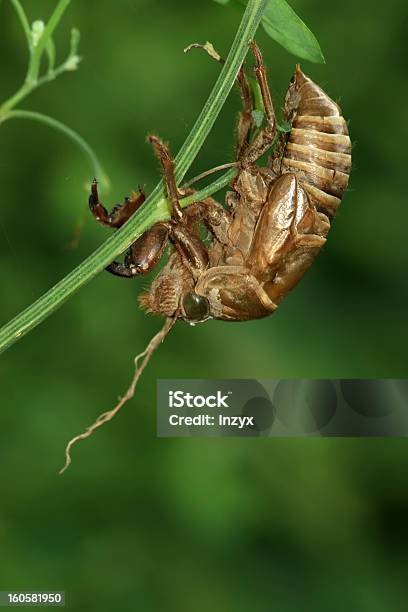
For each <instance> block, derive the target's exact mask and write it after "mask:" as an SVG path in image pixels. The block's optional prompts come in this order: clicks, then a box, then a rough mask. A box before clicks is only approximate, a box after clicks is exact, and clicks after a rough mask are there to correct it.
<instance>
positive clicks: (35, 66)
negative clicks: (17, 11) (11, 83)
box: [26, 0, 71, 85]
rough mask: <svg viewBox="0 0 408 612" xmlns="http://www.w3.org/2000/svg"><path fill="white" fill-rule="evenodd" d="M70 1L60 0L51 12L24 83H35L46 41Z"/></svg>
mask: <svg viewBox="0 0 408 612" xmlns="http://www.w3.org/2000/svg"><path fill="white" fill-rule="evenodd" d="M70 2H71V0H60V1H59V2H58V4H57V6H56V7H55V9H54V12H53V14H52V15H51V17H50V18H49V20H48V22H47V25H46V26H45V28H44V32H43V33H42V34H41V36H40V39H39V41H38V43H37V45H36V46H35V47H34V49H33V52H32V55H31V59H30V63H29V66H28V71H27V76H26V83H28V84H34V85H36V84H37V79H38V73H39V71H40V64H41V56H42V53H43V51H44V49H45V48H46V46H47V44H48V41H49V40H50V39H51V37H52V35H53V33H54V30H55V28H56V27H57V25H58V24H59V22H60V20H61V17H62V15H63V14H64V12H65V11H66V9H67V8H68V5H69V3H70Z"/></svg>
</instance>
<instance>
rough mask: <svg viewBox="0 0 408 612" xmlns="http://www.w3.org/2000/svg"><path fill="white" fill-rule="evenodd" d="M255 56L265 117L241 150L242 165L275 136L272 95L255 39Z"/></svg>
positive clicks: (257, 78) (264, 147)
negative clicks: (260, 128) (248, 143)
mask: <svg viewBox="0 0 408 612" xmlns="http://www.w3.org/2000/svg"><path fill="white" fill-rule="evenodd" d="M251 49H252V52H253V54H254V57H255V62H256V63H255V76H256V80H257V81H258V84H259V87H260V90H261V95H262V102H263V107H264V112H265V117H266V126H265V127H264V128H263V129H262V130H261V131H260V132H259V134H258V135H257V136H256V138H255V139H254V140H253V141H252V142H251V144H250V145H249V146H248V147H247V148H246V149H245V150H244V151H243V153H242V156H241V158H240V161H241V164H242V166H243V167H248V166H251V165H252V164H253V163H254V162H256V161H257V160H258V159H259V158H260V157H262V155H263V154H264V153H265V152H266V151H267V150H268V149H269V148H270V147H271V145H272V143H273V141H274V139H275V136H276V117H275V110H274V107H273V102H272V96H271V92H270V89H269V85H268V81H267V78H266V69H265V64H264V62H263V58H262V54H261V51H260V49H259V47H258V45H257V44H256V42H255V41H253V42H252V43H251Z"/></svg>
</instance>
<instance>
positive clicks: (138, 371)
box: [59, 317, 177, 474]
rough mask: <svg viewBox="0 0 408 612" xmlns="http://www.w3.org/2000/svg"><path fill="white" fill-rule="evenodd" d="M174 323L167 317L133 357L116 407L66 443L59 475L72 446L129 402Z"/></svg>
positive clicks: (87, 436)
mask: <svg viewBox="0 0 408 612" xmlns="http://www.w3.org/2000/svg"><path fill="white" fill-rule="evenodd" d="M176 321H177V317H174V318H170V317H169V318H167V319H166V322H165V324H164V325H163V327H162V329H161V330H160V331H159V332H158V333H157V334H156V335H155V336H153V338H152V339H151V340H150V342H149V344H148V345H147V347H146V348H145V350H144V351H143V352H142V353H140V354H139V355H137V356H136V357H135V360H134V363H135V372H134V375H133V378H132V381H131V383H130V385H129V388H128V390H127V391H126V393H125V395H124V396H123V397H121V398H120V399H119V402H118V403H117V404H116V406H115V407H114V408H112V410H109V411H108V412H104V413H103V414H101V415H99V416H98V418H97V419H96V421H95V422H94V423H93V424H92V425H90V426H89V427H87V428H86V430H85V431H84V432H83V433H81V434H79V435H78V436H75V438H72V440H70V441H69V442H68V445H67V447H66V449H65V465H64V467H63V468H62V469H61V470H60V472H59V473H60V474H62V473H63V472H65V470H66V469H67V468H68V467H69V466H70V464H71V449H72V447H73V446H74V444H76V443H77V442H80V441H81V440H85V439H86V438H89V437H90V436H92V434H93V433H94V432H95V431H96V430H97V429H98V428H99V427H102V425H104V424H105V423H107V422H108V421H111V420H112V419H113V417H114V416H116V414H117V413H118V412H119V410H120V409H121V408H122V406H123V405H124V404H126V402H128V401H129V400H131V399H132V397H133V396H134V394H135V391H136V385H137V383H138V382H139V379H140V377H141V375H142V374H143V371H144V369H145V368H146V366H147V364H148V363H149V361H150V359H151V357H152V355H153V353H154V352H155V351H156V349H157V348H159V346H160V344H161V343H162V342H163V340H164V339H165V338H166V336H167V335H168V334H169V332H170V331H171V329H172V327H173V326H174V324H175V323H176ZM140 360H142V362H141V364H140V366H139V361H140Z"/></svg>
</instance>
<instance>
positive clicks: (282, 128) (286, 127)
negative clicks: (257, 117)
mask: <svg viewBox="0 0 408 612" xmlns="http://www.w3.org/2000/svg"><path fill="white" fill-rule="evenodd" d="M276 129H277V131H278V132H280V133H281V134H288V133H289V132H290V131H291V129H292V126H291V124H290V123H289V121H282V123H277V124H276Z"/></svg>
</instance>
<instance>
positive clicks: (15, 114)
mask: <svg viewBox="0 0 408 612" xmlns="http://www.w3.org/2000/svg"><path fill="white" fill-rule="evenodd" d="M9 119H30V120H32V121H38V122H39V123H44V124H45V125H48V126H49V127H52V128H54V129H55V130H58V131H59V132H62V133H63V134H65V136H68V138H70V139H71V140H72V141H73V142H75V143H76V144H77V145H78V146H79V147H80V149H82V151H83V152H84V153H85V155H86V156H87V157H88V159H89V161H90V163H91V166H92V171H93V174H94V176H97V177H98V179H99V181H100V182H101V183H102V187H103V189H108V187H109V179H108V177H107V175H106V174H105V172H104V170H103V168H102V166H101V164H100V162H99V160H98V158H97V156H96V153H95V152H94V150H93V149H92V147H90V146H89V144H88V143H87V142H86V140H84V139H83V138H82V137H81V136H80V135H79V134H78V133H77V132H75V131H74V130H72V129H71V128H70V127H68V126H67V125H65V124H64V123H61V121H57V119H53V117H48V115H43V114H41V113H36V112H32V111H26V110H14V111H10V112H8V113H6V114H5V115H2V116H1V115H0V124H1V123H4V122H5V121H8V120H9Z"/></svg>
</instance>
